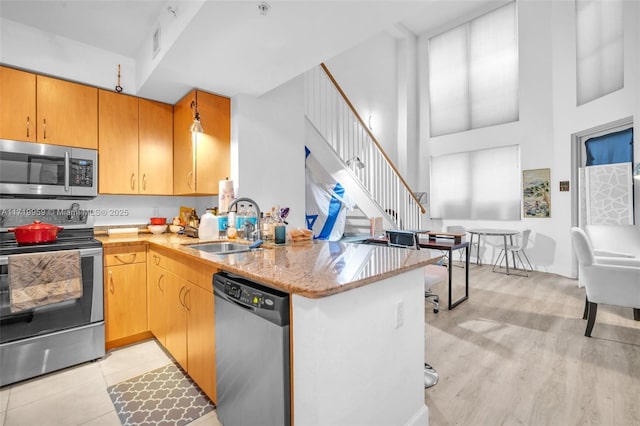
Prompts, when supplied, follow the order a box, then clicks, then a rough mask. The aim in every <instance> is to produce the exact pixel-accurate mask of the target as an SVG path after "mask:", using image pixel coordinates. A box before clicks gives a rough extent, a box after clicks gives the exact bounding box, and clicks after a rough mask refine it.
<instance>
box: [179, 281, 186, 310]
mask: <svg viewBox="0 0 640 426" xmlns="http://www.w3.org/2000/svg"><path fill="white" fill-rule="evenodd" d="M185 290H186V287H185V286H182V287H180V293H178V302H180V304H181V305H182V307H183V308H185V309H186V306H184V301H183V299H182V292H183V291H185Z"/></svg>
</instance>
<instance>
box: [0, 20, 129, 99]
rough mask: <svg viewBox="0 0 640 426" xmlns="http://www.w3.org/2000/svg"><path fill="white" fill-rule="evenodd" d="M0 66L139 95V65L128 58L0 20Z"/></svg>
mask: <svg viewBox="0 0 640 426" xmlns="http://www.w3.org/2000/svg"><path fill="white" fill-rule="evenodd" d="M0 63H2V64H4V65H8V66H13V67H15V68H22V69H25V70H28V71H31V72H35V73H38V74H45V75H51V76H54V77H57V78H61V79H65V80H71V81H75V82H78V83H83V84H88V85H91V86H96V87H100V88H104V89H109V90H113V89H115V87H116V84H117V83H118V64H120V86H122V88H123V93H128V94H134V95H135V94H136V81H135V78H136V77H135V73H136V64H135V61H134V60H133V59H131V58H127V57H126V56H122V55H117V54H115V53H112V52H109V51H106V50H102V49H97V48H95V47H92V46H88V45H86V44H83V43H79V42H77V41H74V40H71V39H68V38H65V37H59V36H53V35H51V34H50V33H47V32H44V31H40V30H38V29H36V28H33V27H29V26H25V25H22V24H19V23H17V22H13V21H8V20H6V19H2V18H0Z"/></svg>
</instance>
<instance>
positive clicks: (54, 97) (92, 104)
mask: <svg viewBox="0 0 640 426" xmlns="http://www.w3.org/2000/svg"><path fill="white" fill-rule="evenodd" d="M36 103H37V111H38V124H37V126H36V128H37V134H38V137H37V139H38V142H43V143H50V144H54V145H66V146H76V147H80V148H91V149H97V148H98V89H96V88H95V87H89V86H85V85H82V84H77V83H71V82H68V81H64V80H58V79H55V78H50V77H44V76H41V75H38V76H37V77H36Z"/></svg>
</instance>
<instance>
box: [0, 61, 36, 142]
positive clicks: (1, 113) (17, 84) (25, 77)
mask: <svg viewBox="0 0 640 426" xmlns="http://www.w3.org/2000/svg"><path fill="white" fill-rule="evenodd" d="M36 120H37V119H36V75H35V74H32V73H29V72H24V71H19V70H15V69H13V68H7V67H0V139H14V140H20V141H27V142H35V141H36Z"/></svg>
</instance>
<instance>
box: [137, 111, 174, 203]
mask: <svg viewBox="0 0 640 426" xmlns="http://www.w3.org/2000/svg"><path fill="white" fill-rule="evenodd" d="M138 107H139V115H138V120H139V121H138V144H139V145H138V153H139V157H138V174H139V176H140V178H139V183H140V187H139V191H138V192H139V193H140V194H149V195H172V194H173V106H172V105H168V104H164V103H161V102H155V101H149V100H146V99H140V100H139V103H138Z"/></svg>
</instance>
